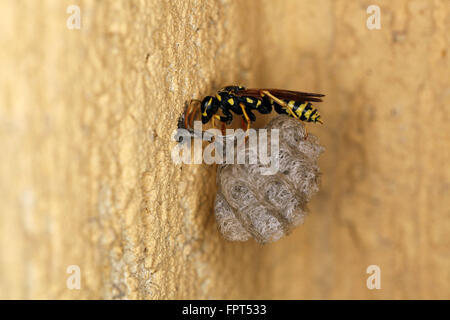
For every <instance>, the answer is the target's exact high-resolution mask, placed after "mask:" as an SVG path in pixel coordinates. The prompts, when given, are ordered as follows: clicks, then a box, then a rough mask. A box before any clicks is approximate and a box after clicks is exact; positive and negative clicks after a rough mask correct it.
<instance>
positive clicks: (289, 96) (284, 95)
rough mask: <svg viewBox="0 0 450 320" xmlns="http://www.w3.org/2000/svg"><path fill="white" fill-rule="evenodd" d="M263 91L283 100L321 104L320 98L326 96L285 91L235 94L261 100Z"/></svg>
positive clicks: (273, 90)
mask: <svg viewBox="0 0 450 320" xmlns="http://www.w3.org/2000/svg"><path fill="white" fill-rule="evenodd" d="M262 91H269V92H270V93H271V94H272V95H274V96H275V97H277V98H278V99H281V100H294V101H312V102H321V101H322V99H320V97H324V96H325V95H324V94H320V93H309V92H301V91H291V90H283V89H244V90H238V91H236V92H235V94H236V95H237V96H241V97H253V98H261V92H262Z"/></svg>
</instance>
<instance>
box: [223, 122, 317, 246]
mask: <svg viewBox="0 0 450 320" xmlns="http://www.w3.org/2000/svg"><path fill="white" fill-rule="evenodd" d="M265 128H266V129H268V139H267V140H268V146H267V148H268V150H269V151H268V154H269V155H270V154H271V153H270V129H272V128H278V129H279V153H278V160H279V170H278V172H277V173H275V174H273V175H262V174H261V170H260V168H261V167H268V166H265V165H262V164H259V163H258V164H248V161H246V162H245V163H246V164H223V165H219V166H218V168H217V186H218V191H217V195H216V201H215V216H216V221H217V224H218V227H219V230H220V232H221V233H222V235H223V236H224V237H225V238H226V239H227V240H230V241H246V240H249V239H250V238H254V239H255V240H256V241H257V242H260V243H268V242H274V241H277V240H279V239H280V238H282V237H283V236H284V235H286V234H288V233H289V232H290V231H291V230H292V229H293V228H294V227H295V226H297V225H300V224H303V222H304V218H305V215H306V213H307V203H308V201H309V200H310V199H311V196H312V195H313V194H315V193H316V192H317V191H318V190H319V180H320V172H319V167H318V165H317V160H318V157H319V155H320V154H321V153H322V152H323V150H324V148H323V147H322V146H320V145H319V144H318V139H317V137H315V136H313V135H311V134H310V135H308V137H307V138H306V140H305V136H306V132H305V128H304V126H303V125H302V123H300V122H299V121H298V120H295V119H293V118H291V117H288V116H285V115H281V116H278V117H276V118H275V119H273V120H272V121H271V122H270V123H269V124H268V125H267V126H266V127H265ZM245 152H246V156H247V155H248V154H249V153H250V152H254V150H251V147H249V146H248V144H247V146H246V149H245Z"/></svg>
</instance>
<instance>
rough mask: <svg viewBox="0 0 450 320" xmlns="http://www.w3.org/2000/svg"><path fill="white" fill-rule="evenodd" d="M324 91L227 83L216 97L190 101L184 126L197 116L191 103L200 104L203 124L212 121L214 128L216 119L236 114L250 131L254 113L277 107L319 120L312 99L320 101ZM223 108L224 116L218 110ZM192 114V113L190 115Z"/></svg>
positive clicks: (226, 120)
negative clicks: (309, 91)
mask: <svg viewBox="0 0 450 320" xmlns="http://www.w3.org/2000/svg"><path fill="white" fill-rule="evenodd" d="M321 97H324V95H323V94H319V93H307V92H300V91H290V90H282V89H246V88H245V87H242V86H226V87H223V88H222V89H220V90H219V91H218V92H217V93H216V95H215V96H206V97H205V98H203V100H201V101H200V100H191V102H190V103H189V105H188V108H187V111H186V115H185V118H184V121H185V127H186V128H187V127H189V126H188V123H189V121H191V120H192V119H193V117H194V116H195V112H196V110H195V111H194V113H192V112H193V111H192V105H193V104H195V103H197V104H198V103H200V111H201V118H202V123H203V124H206V123H208V122H209V121H210V120H211V121H212V125H213V127H214V128H215V127H216V126H215V121H216V120H217V121H219V122H221V123H222V131H223V130H224V128H225V124H230V123H231V122H232V121H233V113H234V114H236V115H240V116H242V122H243V126H246V129H247V130H248V129H249V128H250V123H251V122H253V121H255V120H256V116H255V114H254V113H253V112H254V111H258V112H259V113H261V114H268V113H271V112H272V110H275V111H276V112H277V113H279V114H287V115H289V116H291V117H293V118H295V119H298V120H300V121H305V122H319V123H322V121H321V120H320V114H319V112H318V111H317V109H316V108H314V107H313V105H312V104H311V102H321V101H322V99H320V98H321ZM219 110H220V111H221V113H222V115H219V114H218V112H219ZM191 114H192V115H191Z"/></svg>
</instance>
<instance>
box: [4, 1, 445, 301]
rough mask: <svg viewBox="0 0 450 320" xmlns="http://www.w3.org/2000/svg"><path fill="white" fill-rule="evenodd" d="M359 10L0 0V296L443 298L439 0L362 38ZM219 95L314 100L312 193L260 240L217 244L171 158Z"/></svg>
mask: <svg viewBox="0 0 450 320" xmlns="http://www.w3.org/2000/svg"><path fill="white" fill-rule="evenodd" d="M372 2H373V1H363V0H361V1H350V0H337V1H331V0H319V1H307V0H290V1H287V0H283V1H276V2H275V1H270V0H266V1H262V0H261V1H258V0H245V1H237V0H236V1H231V0H230V1H226V0H222V1H200V0H199V1H194V0H192V1H185V0H177V1H176V0H173V1H159V0H151V1H144V0H141V1H124V0H123V1H122V0H120V1H119V0H105V1H94V0H82V1H76V0H73V1H72V0H69V1H67V0H64V1H60V0H53V1H52V0H46V1H34V0H24V1H12V0H8V1H1V3H0V16H1V19H0V30H1V31H0V46H1V48H2V49H1V50H0V70H1V71H0V147H1V153H2V156H1V159H2V161H0V199H1V201H0V298H82V299H89V298H113V299H121V298H132V299H179V298H278V299H283V298H289V299H304V298H332V299H333V298H370V299H372V298H373V299H378V298H447V299H449V298H450V250H449V248H450V237H449V230H450V167H449V163H450V126H449V123H450V122H449V121H450V86H449V74H450V65H449V64H450V63H449V60H450V59H449V56H450V52H448V50H449V42H450V36H449V32H448V30H450V9H449V6H448V4H449V3H448V1H446V0H441V1H439V0H434V1H427V0H410V1H406V0H395V1H376V2H377V4H378V5H379V6H380V8H381V30H368V29H367V27H366V19H367V17H368V15H367V13H366V8H367V6H368V5H370V4H372ZM71 4H77V5H79V6H80V8H81V29H80V30H69V29H68V28H67V27H66V20H67V18H68V17H69V14H67V13H66V9H67V7H68V6H69V5H71ZM231 83H241V84H245V85H248V86H252V87H253V86H264V87H280V88H286V89H297V90H302V91H312V92H314V91H316V92H322V93H326V94H327V97H326V101H325V102H324V103H323V104H321V105H320V110H321V113H322V114H323V120H324V121H325V125H323V126H309V129H310V130H311V131H312V132H313V133H314V134H315V135H317V136H318V137H319V138H320V142H321V144H322V145H324V146H325V147H326V151H325V153H324V154H323V156H322V157H321V158H320V165H321V169H322V172H323V176H322V188H321V191H320V192H319V194H318V195H316V196H315V197H314V198H313V199H312V203H311V205H310V211H311V214H310V215H309V216H308V217H307V218H306V222H305V224H304V225H302V226H300V227H299V228H297V229H296V230H295V231H294V232H293V233H292V234H291V235H290V236H288V237H286V238H284V239H282V240H281V241H279V242H277V243H274V244H270V245H265V246H261V245H259V244H257V243H255V242H252V241H250V242H246V243H230V242H226V241H225V240H223V238H221V236H220V234H219V232H218V231H217V229H216V225H215V222H214V218H213V204H214V196H215V167H214V166H207V165H175V164H173V163H172V161H171V157H170V151H171V148H172V147H173V145H174V142H172V141H171V138H170V135H171V132H172V130H173V129H175V127H176V121H177V118H178V116H179V115H180V113H181V111H182V109H183V102H184V101H185V100H187V99H190V98H193V97H200V96H201V95H205V94H207V93H209V92H210V91H211V90H213V89H217V87H218V86H220V85H223V84H231ZM371 264H376V265H378V266H380V268H381V287H382V289H381V290H368V289H367V288H366V279H367V277H368V275H367V274H366V268H367V266H369V265H371ZM69 265H78V266H79V267H80V270H81V289H80V290H69V289H68V288H67V287H66V280H67V278H68V276H69V275H68V274H67V273H66V269H67V267H68V266H69Z"/></svg>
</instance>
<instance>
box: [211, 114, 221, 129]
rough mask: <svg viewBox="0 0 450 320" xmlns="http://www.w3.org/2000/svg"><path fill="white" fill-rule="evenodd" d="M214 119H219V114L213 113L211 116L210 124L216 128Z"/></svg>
mask: <svg viewBox="0 0 450 320" xmlns="http://www.w3.org/2000/svg"><path fill="white" fill-rule="evenodd" d="M215 119H217V120H219V121H220V116H219V115H218V114H215V115H214V116H213V117H212V126H213V128H214V129H216V128H217V127H216V121H215Z"/></svg>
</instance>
